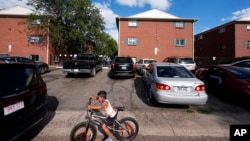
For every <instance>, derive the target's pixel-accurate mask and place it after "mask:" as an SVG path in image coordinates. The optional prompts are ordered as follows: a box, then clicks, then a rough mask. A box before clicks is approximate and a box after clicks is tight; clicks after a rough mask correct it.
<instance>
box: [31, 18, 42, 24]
mask: <svg viewBox="0 0 250 141" xmlns="http://www.w3.org/2000/svg"><path fill="white" fill-rule="evenodd" d="M30 24H37V25H40V24H41V20H40V19H36V20H33V21H31V23H30Z"/></svg>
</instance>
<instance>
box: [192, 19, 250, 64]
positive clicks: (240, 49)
mask: <svg viewBox="0 0 250 141" xmlns="http://www.w3.org/2000/svg"><path fill="white" fill-rule="evenodd" d="M246 25H247V24H246V23H242V24H239V23H231V24H227V25H224V26H223V25H222V26H220V27H217V28H215V29H212V30H209V31H206V32H204V33H200V34H198V35H195V42H194V43H195V59H196V60H195V61H196V63H198V65H199V64H201V65H211V64H218V63H221V62H225V61H229V60H231V59H232V58H235V57H241V56H250V49H247V48H246V47H245V41H247V40H248V41H249V40H250V31H249V30H247V29H246ZM221 28H225V32H223V33H218V32H219V30H220V29H221ZM200 35H202V37H203V39H198V38H199V36H200ZM221 44H222V45H225V48H224V49H221V48H220V45H221ZM199 48H202V50H201V52H199ZM213 57H215V58H216V59H215V60H213Z"/></svg>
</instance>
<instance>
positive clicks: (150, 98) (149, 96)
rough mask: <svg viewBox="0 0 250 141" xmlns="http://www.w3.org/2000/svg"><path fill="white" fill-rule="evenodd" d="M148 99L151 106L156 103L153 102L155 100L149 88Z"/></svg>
mask: <svg viewBox="0 0 250 141" xmlns="http://www.w3.org/2000/svg"><path fill="white" fill-rule="evenodd" d="M148 99H149V101H150V103H152V104H155V103H157V101H156V100H155V98H154V96H153V93H152V89H151V88H149V91H148Z"/></svg>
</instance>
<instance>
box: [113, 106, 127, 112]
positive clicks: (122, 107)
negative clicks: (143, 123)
mask: <svg viewBox="0 0 250 141" xmlns="http://www.w3.org/2000/svg"><path fill="white" fill-rule="evenodd" d="M114 108H115V109H117V111H124V110H125V107H124V106H118V107H114Z"/></svg>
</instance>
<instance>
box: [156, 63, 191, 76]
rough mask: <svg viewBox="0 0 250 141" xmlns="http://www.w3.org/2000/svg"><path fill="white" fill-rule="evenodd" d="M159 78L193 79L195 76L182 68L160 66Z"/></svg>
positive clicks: (158, 68) (158, 70)
mask: <svg viewBox="0 0 250 141" xmlns="http://www.w3.org/2000/svg"><path fill="white" fill-rule="evenodd" d="M157 76H158V77H171V78H193V77H194V76H193V75H192V74H191V73H190V72H189V71H188V70H187V69H186V68H185V67H182V66H158V67H157Z"/></svg>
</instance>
